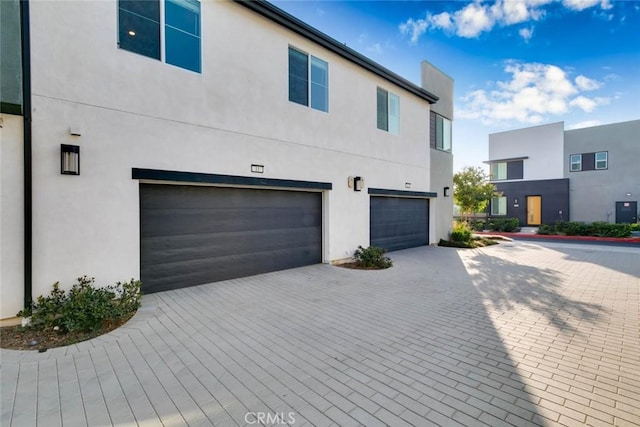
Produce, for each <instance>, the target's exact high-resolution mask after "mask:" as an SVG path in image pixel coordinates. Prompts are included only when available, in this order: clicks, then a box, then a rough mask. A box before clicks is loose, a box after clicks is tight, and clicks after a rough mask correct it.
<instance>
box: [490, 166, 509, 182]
mask: <svg viewBox="0 0 640 427" xmlns="http://www.w3.org/2000/svg"><path fill="white" fill-rule="evenodd" d="M504 179H507V162H500V163H492V164H491V180H492V181H500V180H504Z"/></svg>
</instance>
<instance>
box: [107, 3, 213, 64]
mask: <svg viewBox="0 0 640 427" xmlns="http://www.w3.org/2000/svg"><path fill="white" fill-rule="evenodd" d="M161 16H164V26H162V25H161ZM163 44H164V46H163ZM200 44H201V41H200V2H199V1H197V0H164V1H160V0H119V1H118V45H119V46H120V48H121V49H125V50H128V51H131V52H135V53H138V54H140V55H144V56H147V57H149V58H154V59H158V60H162V59H164V61H165V62H166V63H168V64H171V65H175V66H178V67H181V68H185V69H187V70H191V71H195V72H197V73H199V72H200V71H201V69H202V65H201V55H200ZM162 47H164V49H162ZM163 51H164V58H163V57H162V52H163Z"/></svg>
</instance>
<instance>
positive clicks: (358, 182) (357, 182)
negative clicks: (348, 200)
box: [353, 176, 364, 191]
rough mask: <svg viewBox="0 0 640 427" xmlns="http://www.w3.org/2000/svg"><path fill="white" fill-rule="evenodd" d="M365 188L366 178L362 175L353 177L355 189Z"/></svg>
mask: <svg viewBox="0 0 640 427" xmlns="http://www.w3.org/2000/svg"><path fill="white" fill-rule="evenodd" d="M363 188H364V179H362V177H361V176H356V177H354V178H353V191H362V189H363Z"/></svg>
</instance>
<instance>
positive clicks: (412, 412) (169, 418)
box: [0, 242, 640, 426]
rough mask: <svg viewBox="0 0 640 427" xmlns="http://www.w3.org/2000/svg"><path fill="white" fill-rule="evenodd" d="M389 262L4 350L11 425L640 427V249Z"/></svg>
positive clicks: (200, 291)
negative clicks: (101, 332)
mask: <svg viewBox="0 0 640 427" xmlns="http://www.w3.org/2000/svg"><path fill="white" fill-rule="evenodd" d="M392 258H393V259H394V260H395V266H394V267H393V268H392V269H389V270H385V271H355V270H348V269H343V268H340V267H333V266H328V265H316V266H311V267H304V268H299V269H294V270H288V271H284V272H277V273H270V274H266V275H261V276H255V277H250V278H245V279H238V280H231V281H226V282H219V283H215V284H211V285H205V286H199V287H194V288H189V289H181V290H176V291H170V292H164V293H159V294H153V295H148V296H145V297H144V303H143V307H142V309H141V310H140V311H139V312H138V314H136V316H135V317H134V319H133V320H132V321H130V322H129V323H128V324H127V325H125V326H124V327H122V328H120V329H118V330H117V331H115V332H113V333H111V334H109V335H107V336H104V337H102V338H98V339H94V340H91V341H88V342H85V343H81V344H78V345H74V346H71V347H67V348H61V349H54V350H49V351H47V352H46V353H35V352H16V351H7V350H3V351H2V352H1V355H2V362H1V363H2V366H1V369H2V383H1V384H2V390H1V391H2V400H1V404H2V408H1V419H0V424H2V426H10V425H13V426H31V425H41V426H55V425H61V424H62V425H69V426H81V425H135V424H139V425H166V426H178V425H193V426H199V425H212V424H213V425H219V426H233V425H256V424H259V421H262V424H265V425H277V424H278V423H281V422H289V423H291V424H293V425H296V426H303V425H316V426H329V425H341V426H343V425H344V426H346V425H366V426H375V425H391V426H402V425H415V426H423V425H430V424H439V425H457V424H463V425H470V426H476V425H483V424H487V425H490V426H498V425H517V426H521V425H527V424H541V425H557V424H567V425H578V424H580V425H582V424H591V425H638V424H640V416H639V414H640V411H639V408H640V318H639V312H640V250H638V249H630V248H611V247H602V246H585V245H569V244H537V243H536V244H533V243H518V242H513V243H506V244H505V243H503V244H501V245H500V246H494V247H489V248H484V249H479V250H467V251H462V250H460V251H459V250H455V249H449V248H438V247H423V248H417V249H411V250H406V251H401V252H396V253H393V254H392Z"/></svg>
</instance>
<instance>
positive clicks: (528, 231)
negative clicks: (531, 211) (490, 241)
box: [473, 227, 640, 247]
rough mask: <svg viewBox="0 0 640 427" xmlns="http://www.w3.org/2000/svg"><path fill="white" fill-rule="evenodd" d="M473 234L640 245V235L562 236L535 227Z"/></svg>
mask: <svg viewBox="0 0 640 427" xmlns="http://www.w3.org/2000/svg"><path fill="white" fill-rule="evenodd" d="M473 234H479V235H497V236H504V237H509V238H512V239H532V240H548V241H565V242H566V241H574V242H585V243H587V242H600V243H603V242H608V243H624V244H635V245H638V246H639V247H640V237H597V236H560V235H555V234H537V228H535V227H523V228H522V229H521V231H519V232H515V233H506V232H502V231H474V232H473Z"/></svg>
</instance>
